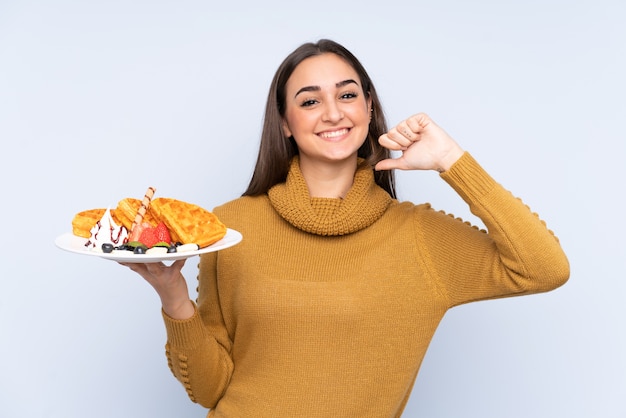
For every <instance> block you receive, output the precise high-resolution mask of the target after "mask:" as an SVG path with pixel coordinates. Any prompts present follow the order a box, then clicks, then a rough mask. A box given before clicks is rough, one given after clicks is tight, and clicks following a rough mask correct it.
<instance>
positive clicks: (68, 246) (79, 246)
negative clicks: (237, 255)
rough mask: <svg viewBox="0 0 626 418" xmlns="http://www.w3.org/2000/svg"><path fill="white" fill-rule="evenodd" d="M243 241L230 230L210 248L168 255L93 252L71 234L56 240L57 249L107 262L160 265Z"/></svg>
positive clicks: (82, 240) (237, 233)
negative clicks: (160, 262) (104, 259)
mask: <svg viewBox="0 0 626 418" xmlns="http://www.w3.org/2000/svg"><path fill="white" fill-rule="evenodd" d="M241 239H242V236H241V233H240V232H238V231H235V230H234V229H230V228H228V229H227V230H226V235H224V238H222V239H221V240H219V241H217V242H216V243H214V244H211V245H209V246H208V247H204V248H200V249H199V250H196V251H185V252H180V253H167V254H133V252H131V251H114V252H112V253H103V252H101V251H93V250H90V249H88V248H86V247H85V243H86V242H87V238H83V237H78V236H76V235H74V234H72V233H71V232H68V233H66V234H63V235H61V236H59V237H57V239H56V240H54V243H55V244H56V246H57V247H59V248H60V249H62V250H65V251H69V252H72V253H77V254H83V255H91V256H96V257H100V258H106V259H107V260H114V261H122V262H127V263H158V262H159V261H168V260H180V259H183V258H189V257H193V256H196V255H200V254H204V253H211V252H214V251H219V250H223V249H225V248H228V247H232V246H233V245H236V244H238V243H239V242H240V241H241Z"/></svg>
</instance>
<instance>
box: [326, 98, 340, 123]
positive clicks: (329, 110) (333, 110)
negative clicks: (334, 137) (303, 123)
mask: <svg viewBox="0 0 626 418" xmlns="http://www.w3.org/2000/svg"><path fill="white" fill-rule="evenodd" d="M322 119H323V120H324V121H325V122H331V123H337V122H339V121H340V120H342V119H343V112H342V111H341V108H340V107H339V104H338V103H337V102H335V101H334V100H329V101H327V102H326V104H325V106H324V113H323V115H322Z"/></svg>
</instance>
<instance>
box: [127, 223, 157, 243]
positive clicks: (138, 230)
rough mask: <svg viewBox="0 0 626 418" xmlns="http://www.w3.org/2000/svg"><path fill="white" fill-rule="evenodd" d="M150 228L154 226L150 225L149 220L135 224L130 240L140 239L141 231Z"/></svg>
mask: <svg viewBox="0 0 626 418" xmlns="http://www.w3.org/2000/svg"><path fill="white" fill-rule="evenodd" d="M148 228H152V225H150V224H149V223H148V222H142V223H140V224H137V225H135V227H134V228H133V230H132V231H131V233H130V236H129V237H128V241H139V237H140V236H141V233H142V232H143V231H144V229H148Z"/></svg>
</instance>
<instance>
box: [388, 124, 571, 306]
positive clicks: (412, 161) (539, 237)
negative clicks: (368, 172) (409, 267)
mask: <svg viewBox="0 0 626 418" xmlns="http://www.w3.org/2000/svg"><path fill="white" fill-rule="evenodd" d="M379 141H380V143H381V145H383V146H385V147H387V148H389V149H393V150H400V151H402V155H401V156H400V157H399V158H397V159H387V160H383V161H381V162H379V163H378V165H377V166H376V168H377V169H393V168H397V169H403V170H437V171H439V172H440V173H441V176H442V178H443V179H444V180H445V181H447V182H448V183H449V184H450V185H451V186H452V187H453V188H454V189H455V191H456V192H457V193H459V195H460V196H461V197H462V198H463V199H464V200H465V202H466V203H468V205H469V206H470V210H471V211H472V213H473V214H475V215H476V216H478V217H479V218H480V219H481V220H482V221H483V222H484V224H485V226H486V227H487V230H488V233H485V232H483V231H479V230H478V229H477V228H473V227H471V226H469V225H467V224H465V223H463V222H461V221H460V220H458V219H454V218H452V217H450V216H447V215H445V214H442V213H440V212H435V211H432V210H429V211H424V213H423V214H422V216H421V217H420V222H421V224H420V225H419V226H418V228H416V229H417V230H418V233H419V234H422V237H420V242H422V243H425V244H426V246H427V247H428V252H429V254H430V256H429V264H430V266H431V267H432V268H433V269H434V271H435V274H436V275H437V276H438V279H439V282H440V283H442V284H443V291H444V292H445V293H446V294H447V296H448V298H449V300H450V304H451V305H452V306H453V305H457V304H460V303H464V302H469V301H472V300H479V299H487V298H494V297H502V296H507V295H514V294H524V293H532V292H540V291H547V290H550V289H553V288H555V287H558V286H560V285H561V284H563V283H564V282H565V281H566V280H567V279H568V278H569V264H568V261H567V258H566V256H565V254H564V253H563V251H562V249H561V246H560V245H559V242H558V240H557V239H556V237H555V236H554V235H553V234H552V232H551V231H550V230H548V229H547V227H546V225H545V223H544V222H542V221H541V220H540V219H539V217H538V216H537V215H536V214H534V213H532V212H531V211H530V209H529V208H528V207H527V206H526V205H524V204H523V202H522V201H521V200H519V199H517V198H515V197H514V196H513V195H511V194H510V193H509V192H508V191H506V190H505V189H504V188H502V186H500V185H499V184H498V183H496V182H495V181H494V180H493V179H492V178H491V177H490V176H489V175H488V174H487V173H486V172H485V171H484V170H483V169H482V168H481V167H480V165H479V164H478V163H477V162H476V161H475V160H474V159H473V158H472V157H471V156H470V155H469V154H468V153H466V152H464V151H463V150H462V149H461V147H459V146H458V144H457V143H456V142H455V141H454V140H453V139H452V138H451V137H450V136H449V135H448V134H447V133H446V132H445V131H443V129H441V128H440V127H439V126H437V125H436V124H435V123H434V122H433V121H432V120H431V119H430V118H429V117H428V116H426V115H424V114H417V115H414V116H412V117H410V118H409V119H407V120H405V121H403V122H401V123H400V124H398V126H396V127H395V128H393V129H391V130H390V131H389V132H388V133H387V134H385V135H382V136H381V138H380V139H379Z"/></svg>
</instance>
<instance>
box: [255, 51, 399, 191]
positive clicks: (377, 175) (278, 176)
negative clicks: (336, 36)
mask: <svg viewBox="0 0 626 418" xmlns="http://www.w3.org/2000/svg"><path fill="white" fill-rule="evenodd" d="M326 53H332V54H336V55H338V56H339V57H341V58H343V59H344V60H345V61H346V62H347V63H348V64H350V66H352V68H354V70H355V71H356V73H357V74H358V76H359V78H360V79H361V84H362V86H363V92H364V93H365V94H366V95H367V96H368V97H369V98H371V100H372V119H371V121H370V124H369V132H368V135H367V139H366V140H365V142H364V143H363V145H361V147H360V148H359V150H358V156H359V157H361V158H363V159H364V160H365V161H364V164H367V165H368V166H370V167H372V170H373V167H374V165H375V164H376V163H377V162H378V161H380V160H383V159H385V158H389V156H390V152H389V150H387V149H386V148H383V147H382V146H380V144H379V143H378V137H379V136H380V135H382V134H384V133H385V132H387V124H386V121H385V117H384V114H383V109H382V106H381V104H380V100H379V98H378V95H377V94H376V89H375V88H374V84H373V83H372V80H371V79H370V77H369V75H368V74H367V72H366V71H365V68H364V67H363V65H361V63H360V62H359V60H358V59H357V58H356V57H355V56H354V55H353V54H352V53H351V52H350V51H348V50H347V49H346V48H345V47H343V46H342V45H340V44H338V43H337V42H334V41H331V40H328V39H322V40H320V41H318V42H316V43H311V42H309V43H305V44H302V45H301V46H299V47H298V48H296V49H295V50H294V51H293V52H292V53H291V54H289V55H288V56H287V58H285V60H284V61H283V62H282V64H281V65H280V66H279V67H278V70H277V71H276V74H274V78H273V79H272V84H271V85H270V90H269V94H268V97H267V103H266V105H265V119H264V122H263V131H262V133H261V145H260V147H259V155H258V157H257V162H256V166H255V167H254V173H253V174H252V179H251V180H250V184H249V185H248V189H247V190H246V191H245V192H244V193H243V195H244V196H257V195H261V194H264V193H267V191H268V190H269V189H270V188H271V187H272V186H274V185H276V184H278V183H282V182H284V181H285V180H286V179H287V173H288V172H289V164H290V162H291V159H292V158H293V157H294V156H295V155H297V154H298V146H297V145H296V143H295V141H294V139H293V138H285V134H284V132H283V129H282V123H283V117H284V116H285V95H286V92H285V90H286V85H287V80H289V77H290V76H291V74H292V73H293V71H294V70H295V68H296V67H297V66H298V64H300V63H301V62H302V61H304V60H305V59H307V58H310V57H314V56H318V55H322V54H326ZM374 179H375V181H376V183H377V184H378V185H379V186H380V187H382V188H383V189H384V190H385V191H387V193H389V194H390V195H391V197H393V198H395V197H396V192H395V180H394V176H393V172H392V171H388V170H385V171H374Z"/></svg>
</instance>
